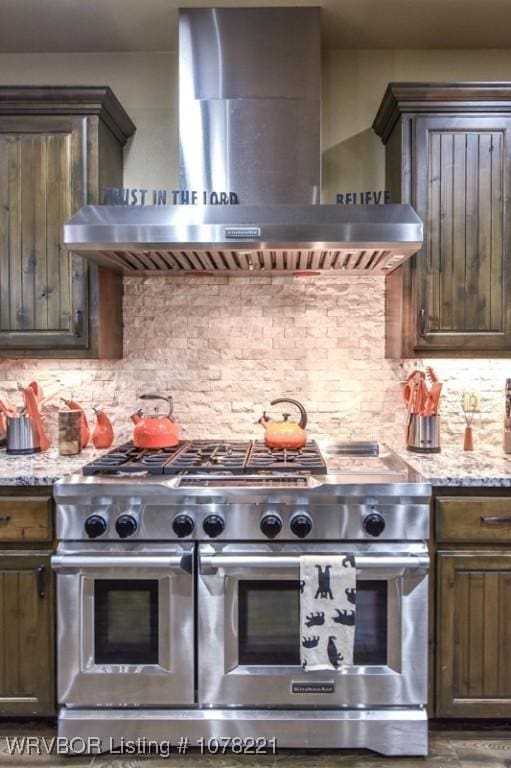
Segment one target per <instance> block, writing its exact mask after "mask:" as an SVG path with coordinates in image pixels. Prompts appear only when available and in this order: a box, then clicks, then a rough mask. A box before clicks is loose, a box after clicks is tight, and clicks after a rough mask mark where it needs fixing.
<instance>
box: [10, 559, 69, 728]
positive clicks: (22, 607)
mask: <svg viewBox="0 0 511 768" xmlns="http://www.w3.org/2000/svg"><path fill="white" fill-rule="evenodd" d="M50 557H51V552H48V551H44V552H39V551H37V552H36V551H32V552H29V551H26V552H21V551H14V550H10V551H3V552H0V715H53V714H54V713H55V686H54V675H55V664H54V651H53V648H54V632H53V601H54V594H53V578H52V573H51V564H50Z"/></svg>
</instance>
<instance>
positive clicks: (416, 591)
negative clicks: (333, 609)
mask: <svg viewBox="0 0 511 768" xmlns="http://www.w3.org/2000/svg"><path fill="white" fill-rule="evenodd" d="M389 550H390V547H389V545H388V544H387V545H384V544H382V545H379V546H378V545H375V544H364V543H362V544H360V545H358V544H357V545H349V544H339V545H337V546H332V545H326V546H325V545H320V544H317V545H302V546H299V545H298V546H295V545H280V546H279V545H271V544H268V545H261V546H256V545H254V546H251V545H241V544H239V545H224V546H222V545H201V547H200V575H199V585H198V600H199V605H200V611H199V703H200V704H201V705H207V706H219V707H220V706H238V707H300V708H303V707H310V706H320V707H322V708H325V707H329V706H330V707H349V708H352V707H378V706H403V705H407V706H414V705H415V706H420V705H423V704H425V703H426V696H427V615H428V575H427V572H428V565H429V558H428V554H427V549H426V546H425V545H423V544H416V545H413V544H412V545H408V547H407V548H406V549H405V548H403V547H401V548H400V545H398V544H395V545H393V547H392V552H390V551H389ZM336 552H338V553H341V554H344V553H347V552H352V553H354V554H355V562H356V566H357V604H356V607H357V614H356V615H357V624H356V630H355V650H354V661H355V663H354V665H353V666H351V667H342V668H340V669H339V670H331V671H311V672H304V671H303V670H302V668H301V666H300V640H301V638H300V603H299V600H300V594H299V565H300V554H311V553H317V554H332V553H336Z"/></svg>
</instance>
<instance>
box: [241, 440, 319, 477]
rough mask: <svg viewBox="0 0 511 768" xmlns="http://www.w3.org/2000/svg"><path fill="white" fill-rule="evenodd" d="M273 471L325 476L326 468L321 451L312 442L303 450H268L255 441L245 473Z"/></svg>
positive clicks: (262, 444)
mask: <svg viewBox="0 0 511 768" xmlns="http://www.w3.org/2000/svg"><path fill="white" fill-rule="evenodd" d="M261 470H274V471H279V472H281V471H283V470H285V471H286V472H299V471H304V470H305V471H307V472H310V473H311V474H325V475H326V473H327V468H326V464H325V460H324V459H323V456H322V455H321V451H320V450H319V447H318V445H317V443H316V442H315V441H314V440H310V441H309V442H308V443H307V444H306V445H304V446H303V448H293V449H291V448H270V447H269V446H267V445H266V443H264V442H263V441H262V440H255V441H254V444H253V447H252V451H251V453H250V457H249V460H248V463H247V471H248V472H250V471H252V472H254V471H255V472H257V471H261Z"/></svg>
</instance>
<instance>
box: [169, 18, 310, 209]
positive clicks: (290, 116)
mask: <svg viewBox="0 0 511 768" xmlns="http://www.w3.org/2000/svg"><path fill="white" fill-rule="evenodd" d="M179 162H180V167H179V186H180V188H181V189H210V190H222V191H227V192H235V193H236V194H237V196H238V198H239V200H240V202H241V203H242V204H243V205H269V204H275V203H276V204H279V203H287V204H296V205H299V204H303V205H307V204H312V203H318V202H319V195H320V189H321V32H320V9H319V8H187V9H181V10H180V12H179Z"/></svg>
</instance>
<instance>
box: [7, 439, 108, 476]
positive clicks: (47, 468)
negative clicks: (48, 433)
mask: <svg viewBox="0 0 511 768" xmlns="http://www.w3.org/2000/svg"><path fill="white" fill-rule="evenodd" d="M100 453H104V451H96V450H95V449H94V448H86V449H85V450H84V451H82V452H81V453H79V454H78V455H77V456H60V455H59V453H58V451H57V450H56V449H55V448H50V450H49V451H46V452H45V453H36V454H34V455H32V456H9V455H8V454H7V453H6V451H5V448H2V449H0V485H53V483H55V482H56V481H57V480H60V478H61V477H64V475H68V474H70V473H72V472H78V471H79V470H80V469H81V468H82V467H83V465H84V464H88V463H89V462H90V461H92V460H93V459H94V458H95V457H96V456H98V455H99V454H100Z"/></svg>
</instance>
